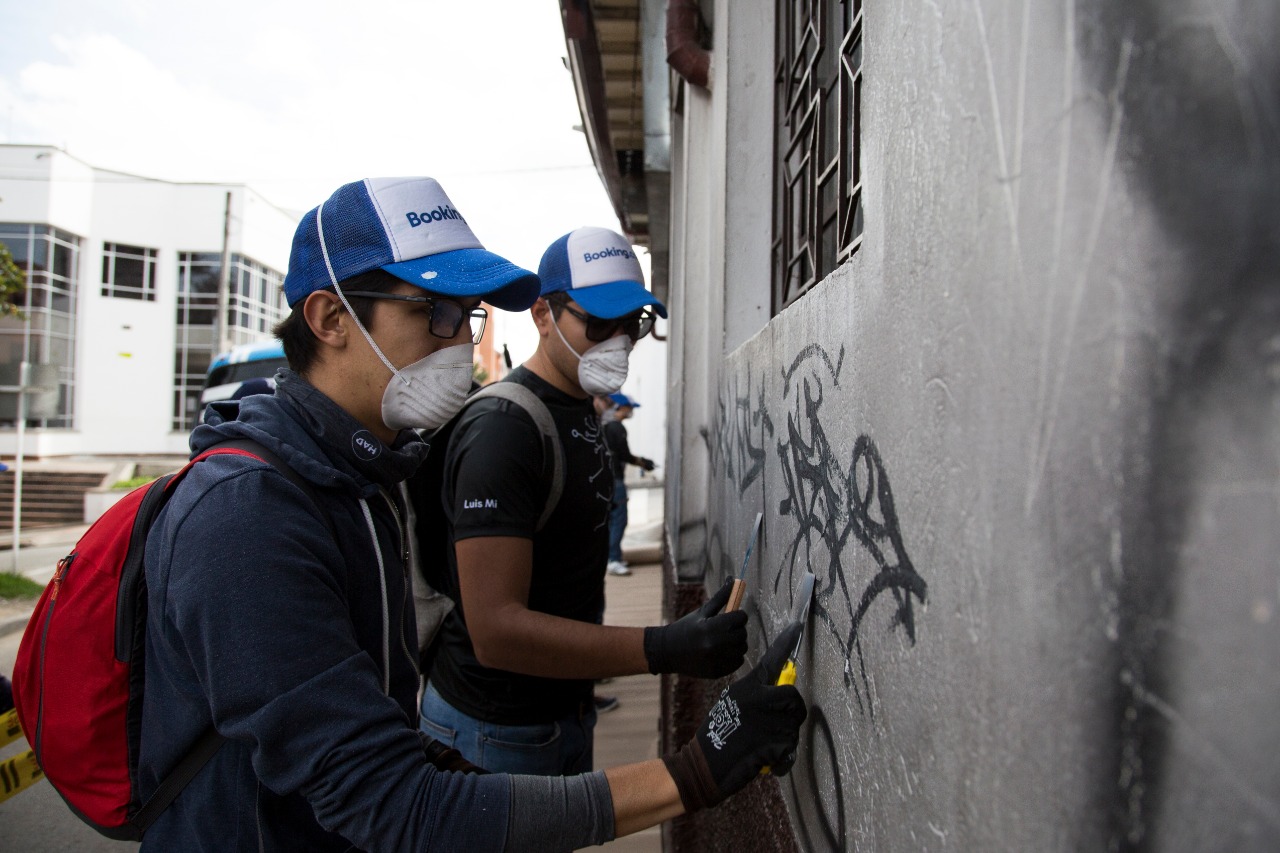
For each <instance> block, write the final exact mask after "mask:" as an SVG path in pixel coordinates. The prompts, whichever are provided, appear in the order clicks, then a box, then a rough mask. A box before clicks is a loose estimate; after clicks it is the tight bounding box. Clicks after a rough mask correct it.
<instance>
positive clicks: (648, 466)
mask: <svg viewBox="0 0 1280 853" xmlns="http://www.w3.org/2000/svg"><path fill="white" fill-rule="evenodd" d="M636 464H637V465H639V466H640V468H641V470H644V471H652V470H653V469H654V468H657V467H658V463H656V462H654V461H653V460H652V459H646V458H645V457H643V456H640V457H638V458H637V459H636Z"/></svg>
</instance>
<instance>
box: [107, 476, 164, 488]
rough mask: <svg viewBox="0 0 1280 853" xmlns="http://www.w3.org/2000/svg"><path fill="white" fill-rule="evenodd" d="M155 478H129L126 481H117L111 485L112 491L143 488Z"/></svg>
mask: <svg viewBox="0 0 1280 853" xmlns="http://www.w3.org/2000/svg"><path fill="white" fill-rule="evenodd" d="M154 479H155V477H130V478H129V479H127V480H117V481H116V482H114V483H112V484H111V488H113V489H136V488H138V486H145V485H146V484H147V483H150V482H151V481H152V480H154Z"/></svg>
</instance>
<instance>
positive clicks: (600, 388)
mask: <svg viewBox="0 0 1280 853" xmlns="http://www.w3.org/2000/svg"><path fill="white" fill-rule="evenodd" d="M551 325H553V326H555V328H556V334H557V335H559V336H560V340H561V341H562V342H563V343H564V345H565V348H566V349H567V350H569V352H571V353H573V354H574V356H576V357H577V359H578V385H579V386H581V387H582V390H583V391H586V392H587V393H588V394H591V395H592V396H595V397H600V396H604V395H606V394H613V393H615V392H617V391H619V390H621V389H622V385H623V383H625V382H626V381H627V368H628V367H629V366H630V359H631V348H632V347H633V346H635V343H634V342H633V341H632V340H631V338H629V337H628V336H626V335H614V336H613V337H612V338H609V340H607V341H601V342H600V343H598V344H596V345H595V346H593V347H592V348H591V349H589V350H587V351H586V352H584V353H582V354H580V355H579V353H578V351H577V350H576V349H574V348H573V347H571V346H569V342H568V341H566V340H565V338H564V332H562V331H560V324H559V323H557V322H556V321H555V319H554V318H552V320H551Z"/></svg>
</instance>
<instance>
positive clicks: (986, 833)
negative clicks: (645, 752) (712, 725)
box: [561, 0, 1280, 851]
mask: <svg viewBox="0 0 1280 853" xmlns="http://www.w3.org/2000/svg"><path fill="white" fill-rule="evenodd" d="M561 11H562V14H563V18H564V23H565V33H566V41H567V45H568V49H569V56H570V64H571V66H572V68H573V71H574V76H575V82H576V84H577V86H578V90H579V102H580V104H581V106H582V110H583V116H584V128H585V129H586V130H587V132H588V134H589V137H590V138H591V140H592V151H593V155H594V156H595V158H596V161H597V166H598V169H599V171H600V174H601V178H602V180H603V182H604V183H605V185H606V187H607V188H608V190H609V192H610V196H611V198H612V199H613V200H614V204H615V207H616V208H617V210H618V213H619V219H620V221H622V222H623V223H624V226H625V227H627V228H628V229H629V233H630V234H631V236H632V239H633V241H635V242H639V243H645V244H647V245H649V246H651V247H652V249H653V251H654V257H655V264H654V267H655V270H657V269H659V266H660V265H659V263H658V260H657V259H658V257H659V255H662V257H663V260H664V263H663V264H662V265H661V268H662V269H663V270H664V279H665V280H664V281H662V282H661V285H664V286H666V287H667V288H668V289H669V298H668V305H669V306H670V308H671V311H672V323H671V334H670V344H669V351H670V361H669V364H670V376H669V379H668V389H669V394H668V420H669V434H668V444H667V465H666V470H667V472H668V475H667V481H666V482H667V494H666V510H667V515H666V553H667V570H668V573H669V574H668V579H669V591H668V605H669V606H670V607H671V609H672V613H671V615H673V616H674V615H678V613H679V612H681V611H683V610H684V609H686V608H687V607H688V606H690V605H691V604H692V603H694V602H695V601H696V600H697V599H698V598H700V597H701V596H702V594H703V590H704V588H714V587H716V586H718V585H719V583H720V582H721V581H722V580H723V579H724V578H725V577H726V576H727V575H729V574H731V573H734V572H736V571H737V568H738V566H739V564H740V561H741V559H742V554H743V551H744V550H745V548H746V546H747V537H748V534H749V532H750V527H751V522H752V520H753V518H754V516H755V513H756V512H757V511H759V510H763V511H764V513H765V522H764V528H763V536H762V541H761V542H760V543H759V545H758V546H757V550H756V554H757V558H756V559H753V563H752V566H751V567H750V569H749V572H748V584H749V589H750V593H749V598H748V602H749V603H748V607H747V609H748V610H749V612H750V613H751V614H752V623H751V624H752V626H753V627H752V630H753V632H754V634H755V637H754V640H755V642H754V647H755V649H756V650H757V651H758V649H759V648H760V647H761V645H762V644H763V643H765V642H767V641H768V639H769V638H770V637H772V636H774V635H776V633H777V632H778V631H779V630H780V629H781V627H782V626H783V625H784V624H785V622H786V621H787V619H788V618H789V614H790V612H791V610H792V606H793V604H794V602H793V601H792V594H793V593H792V591H793V590H794V589H795V587H796V585H797V583H798V581H799V576H800V574H801V573H802V572H804V571H807V570H808V571H813V572H814V573H815V575H816V576H817V587H816V594H815V598H814V601H813V607H812V612H811V618H810V621H809V623H808V625H807V633H806V636H805V640H804V646H803V648H802V651H801V653H800V656H799V672H800V677H799V681H798V686H799V687H800V689H801V691H802V692H803V693H804V695H805V697H806V699H807V700H808V702H809V707H810V716H809V720H808V721H807V722H806V724H805V728H804V730H803V731H802V736H801V749H800V752H799V755H798V761H797V763H796V765H795V768H794V770H793V771H792V773H791V774H790V775H789V776H788V777H787V778H785V779H781V780H778V779H768V780H764V781H763V782H762V783H760V784H758V785H754V786H752V788H751V789H750V790H749V791H748V792H747V793H746V794H745V795H744V796H742V797H740V798H737V799H735V800H734V801H732V802H730V803H729V804H727V805H726V806H725V807H724V808H723V809H718V810H714V811H711V812H707V813H705V814H702V815H698V816H695V817H694V818H691V819H682V820H678V821H676V822H675V824H674V825H673V826H672V827H671V828H669V829H668V830H667V838H666V840H667V845H668V849H673V848H674V849H676V850H700V849H728V848H729V847H730V846H731V845H736V846H737V847H739V848H740V849H743V850H747V849H750V850H797V849H798V850H806V851H809V850H816V851H825V850H854V849H868V850H870V849H874V850H1012V849H1021V850H1064V851H1065V850H1169V851H1180V850H1187V851H1192V850H1204V849H1214V848H1231V849H1233V850H1259V851H1261V850H1271V849H1275V848H1276V847H1277V846H1278V845H1280V805H1278V804H1280V774H1278V773H1277V770H1276V762H1275V761H1274V760H1273V757H1272V756H1274V755H1275V754H1276V751H1277V748H1278V747H1280V724H1277V722H1276V719H1277V717H1276V715H1275V713H1274V709H1275V708H1276V707H1277V706H1278V705H1280V664H1277V661H1278V660H1280V654H1277V653H1278V652H1280V568H1278V567H1280V534H1278V533H1277V530H1280V526H1278V525H1277V521H1278V520H1280V518H1278V515H1280V511H1278V509H1277V507H1280V502H1277V500H1276V495H1277V494H1280V417H1277V413H1278V412H1280V337H1278V336H1277V329H1280V230H1277V227H1276V223H1277V222H1280V192H1278V191H1277V187H1280V156H1278V155H1277V152H1278V151H1280V117H1278V114H1277V111H1276V106H1275V105H1276V104H1277V103H1280V59H1277V56H1276V53H1275V51H1274V50H1273V49H1272V48H1271V46H1270V45H1271V42H1272V41H1274V36H1275V34H1276V33H1277V32H1280V7H1277V6H1276V4H1274V3H1270V2H1264V0H1226V2H1214V3H1210V2H1204V1H1203V0H1185V2H1177V3H1165V2H1154V0H1134V2H1128V3H1121V4H1116V3H1106V2H1101V0H1066V1H1065V2H1054V3H1046V4H1030V3H1009V2H1004V0H974V2H967V3H959V4H954V3H953V4H934V3H905V2H892V0H890V2H884V0H865V2H864V0H814V2H792V0H779V2H766V1H765V0H753V1H752V2H729V0H704V2H697V0H562V2H561ZM656 278H657V276H655V279H656ZM655 283H657V282H655ZM667 690H668V693H667V695H666V697H665V698H666V704H665V706H664V707H665V708H666V718H665V720H664V732H665V736H666V738H667V744H668V745H674V744H678V743H679V742H680V741H681V740H682V739H683V738H685V737H687V736H688V735H689V733H690V732H691V727H692V726H693V725H696V723H697V721H698V720H699V719H700V717H701V714H702V713H703V712H704V711H705V709H706V707H707V706H708V704H709V702H710V701H711V700H712V698H713V697H714V691H713V690H709V689H705V686H704V685H698V684H691V683H688V682H687V680H682V679H673V680H669V684H668V688H667Z"/></svg>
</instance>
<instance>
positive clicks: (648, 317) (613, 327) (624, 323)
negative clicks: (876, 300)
mask: <svg viewBox="0 0 1280 853" xmlns="http://www.w3.org/2000/svg"><path fill="white" fill-rule="evenodd" d="M555 304H556V305H559V306H560V307H561V308H563V309H564V310H566V311H568V312H569V313H570V314H572V315H573V316H575V317H577V318H578V319H579V320H581V321H582V322H583V323H585V324H586V326H587V340H589V341H594V342H596V343H600V342H601V341H607V340H609V338H612V337H613V336H614V335H616V334H617V333H618V330H619V329H621V330H622V331H623V332H625V333H626V335H627V337H629V338H631V340H632V342H633V343H634V342H635V341H638V340H640V339H641V338H643V337H644V336H645V335H647V334H649V333H650V332H651V331H653V321H654V314H653V312H652V311H646V310H641V311H638V312H637V313H635V314H628V315H627V316H626V317H617V318H615V319H613V320H606V319H605V318H603V317H593V316H592V315H590V314H587V313H585V312H583V311H578V310H576V309H574V308H572V307H571V306H570V305H569V304H568V303H567V302H564V301H563V300H559V299H557V300H556V301H555Z"/></svg>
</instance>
